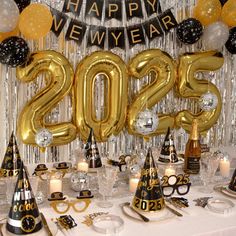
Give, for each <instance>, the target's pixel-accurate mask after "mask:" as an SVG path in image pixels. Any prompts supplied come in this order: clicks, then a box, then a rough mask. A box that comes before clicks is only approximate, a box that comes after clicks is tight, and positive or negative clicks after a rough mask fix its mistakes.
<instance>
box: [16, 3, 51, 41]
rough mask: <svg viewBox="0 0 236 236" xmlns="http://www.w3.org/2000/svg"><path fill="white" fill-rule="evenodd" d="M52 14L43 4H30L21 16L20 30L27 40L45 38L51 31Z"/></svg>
mask: <svg viewBox="0 0 236 236" xmlns="http://www.w3.org/2000/svg"><path fill="white" fill-rule="evenodd" d="M52 20H53V18H52V14H51V12H50V10H49V9H48V8H47V7H46V6H45V5H42V4H38V3H35V4H30V5H29V6H28V7H26V8H25V9H24V10H23V11H22V13H21V14H20V20H19V29H20V32H21V33H22V34H23V35H24V37H25V38H27V39H39V38H41V37H44V36H45V35H46V34H47V33H48V32H49V31H50V29H51V26H52Z"/></svg>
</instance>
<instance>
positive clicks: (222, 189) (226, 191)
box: [221, 186, 236, 199]
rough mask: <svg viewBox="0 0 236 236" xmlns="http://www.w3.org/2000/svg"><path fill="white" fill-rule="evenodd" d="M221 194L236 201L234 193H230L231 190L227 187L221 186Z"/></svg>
mask: <svg viewBox="0 0 236 236" xmlns="http://www.w3.org/2000/svg"><path fill="white" fill-rule="evenodd" d="M221 192H222V193H224V194H226V195H228V196H230V197H233V198H235V199H236V193H235V192H234V191H232V190H231V189H229V187H228V186H223V187H222V188H221Z"/></svg>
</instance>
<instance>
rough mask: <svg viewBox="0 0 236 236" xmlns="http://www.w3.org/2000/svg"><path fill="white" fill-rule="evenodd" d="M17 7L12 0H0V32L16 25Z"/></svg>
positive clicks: (12, 28) (7, 30) (10, 29)
mask: <svg viewBox="0 0 236 236" xmlns="http://www.w3.org/2000/svg"><path fill="white" fill-rule="evenodd" d="M18 20H19V9H18V7H17V5H16V3H15V2H14V0H0V32H2V33H5V32H10V31H12V30H14V29H15V28H16V26H17V23H18Z"/></svg>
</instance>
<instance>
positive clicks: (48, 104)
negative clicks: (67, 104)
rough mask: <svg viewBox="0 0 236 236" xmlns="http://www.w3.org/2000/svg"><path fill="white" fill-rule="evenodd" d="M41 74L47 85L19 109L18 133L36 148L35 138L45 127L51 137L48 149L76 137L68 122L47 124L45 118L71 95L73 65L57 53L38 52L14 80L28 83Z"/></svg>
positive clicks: (74, 130)
mask: <svg viewBox="0 0 236 236" xmlns="http://www.w3.org/2000/svg"><path fill="white" fill-rule="evenodd" d="M43 72H46V75H47V76H45V80H46V86H45V88H43V89H42V90H40V91H39V92H38V93H37V94H36V95H35V96H34V97H33V98H32V99H31V100H30V101H29V102H28V103H27V104H26V105H25V107H24V109H23V110H22V112H21V114H20V117H19V120H18V133H19V135H20V137H21V139H22V141H23V142H24V143H26V144H33V145H35V144H36V142H35V135H36V134H37V133H38V131H39V130H41V129H42V128H46V129H48V130H49V131H50V132H51V133H52V135H53V141H52V143H51V144H50V145H51V146H53V145H63V144H67V143H70V142H71V141H73V140H74V139H75V138H76V127H75V126H74V125H73V124H72V123H71V122H63V123H57V124H55V123H54V124H48V123H46V122H45V116H46V115H47V114H48V113H49V112H50V111H52V109H53V108H54V107H55V106H57V104H58V103H59V102H60V101H61V100H62V99H63V98H64V97H65V96H66V95H68V94H69V93H70V92H71V88H72V84H73V78H74V73H73V69H72V66H71V65H70V63H69V61H68V60H67V59H66V58H65V57H64V56H63V55H62V54H60V53H58V52H54V51H39V52H35V53H33V54H32V55H31V57H30V58H29V62H28V64H25V65H23V66H20V67H18V68H17V78H18V79H19V80H21V81H23V82H27V83H29V82H31V81H34V80H35V79H36V78H37V76H38V75H39V74H41V73H43Z"/></svg>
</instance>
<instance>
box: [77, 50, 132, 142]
mask: <svg viewBox="0 0 236 236" xmlns="http://www.w3.org/2000/svg"><path fill="white" fill-rule="evenodd" d="M98 75H103V78H104V82H105V87H106V88H105V89H104V91H105V92H104V96H105V107H103V108H104V111H105V112H104V116H103V117H101V119H100V118H97V117H96V112H95V101H94V97H95V95H94V94H95V81H96V78H98V77H97V76H98ZM98 79H99V80H100V79H101V77H100V78H98ZM100 81H101V80H100ZM127 86H128V73H127V68H126V65H125V63H124V61H123V60H122V59H121V58H120V57H119V56H117V55H115V54H113V53H111V52H104V51H101V52H94V53H92V54H91V55H89V56H88V57H86V58H84V59H83V60H82V61H81V62H80V63H79V65H78V66H77V69H76V73H75V85H74V96H75V113H74V115H75V118H74V119H75V123H76V126H77V127H78V129H79V133H80V135H81V137H82V138H83V139H84V140H85V139H86V138H87V137H88V135H89V131H90V127H91V128H92V129H93V131H94V135H95V137H96V140H97V141H106V140H107V139H108V137H109V136H110V135H112V134H113V135H117V134H118V133H119V132H120V131H121V130H122V128H123V127H124V125H125V120H126V111H127V99H128V95H127V93H128V88H127ZM98 109H101V108H98Z"/></svg>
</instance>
